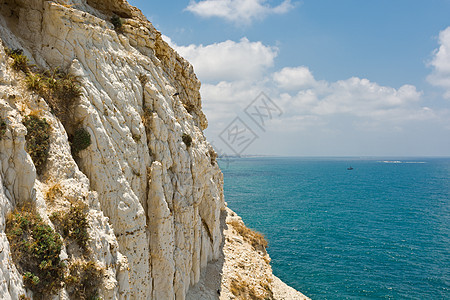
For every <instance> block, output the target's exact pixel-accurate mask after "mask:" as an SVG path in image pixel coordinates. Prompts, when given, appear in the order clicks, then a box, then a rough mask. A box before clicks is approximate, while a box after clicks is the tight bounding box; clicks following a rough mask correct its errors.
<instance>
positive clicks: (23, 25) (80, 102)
mask: <svg viewBox="0 0 450 300" xmlns="http://www.w3.org/2000/svg"><path fill="white" fill-rule="evenodd" d="M199 90H200V82H199V80H198V79H197V77H196V76H195V74H194V71H193V68H192V66H191V65H190V64H189V63H188V62H187V61H186V60H184V59H183V58H182V57H180V56H179V55H178V54H177V53H176V52H175V51H174V50H173V49H172V48H170V47H169V46H168V45H167V44H166V43H165V42H164V41H163V40H162V39H161V34H160V33H159V32H158V31H157V30H155V28H154V27H153V26H152V24H151V23H150V22H149V21H147V20H146V18H145V17H144V16H143V15H142V13H141V12H140V11H139V10H138V9H136V8H134V7H132V6H130V5H129V4H128V3H127V2H126V1H124V0H54V1H46V0H4V1H2V2H1V3H0V177H1V180H2V185H0V299H29V298H35V299H41V298H45V297H50V298H54V299H88V298H89V299H90V298H92V297H94V298H95V297H97V298H103V299H186V297H187V298H189V299H218V298H219V297H220V299H233V298H239V297H240V298H243V299H245V298H247V296H248V297H250V296H251V295H250V293H253V294H252V295H254V297H256V298H255V299H266V298H267V297H268V298H269V299H301V298H300V297H303V296H302V295H301V294H299V293H297V292H295V291H293V290H290V289H289V288H288V287H287V286H286V289H284V290H283V291H287V290H289V291H288V293H290V294H289V295H290V296H289V297H286V295H287V294H283V292H282V291H281V292H280V291H279V287H280V286H283V285H282V284H281V282H279V281H277V279H276V278H275V279H273V277H272V272H271V269H270V265H269V261H270V259H269V258H268V255H267V254H266V253H265V249H264V247H262V248H261V249H259V250H258V249H257V248H258V247H259V246H249V245H250V244H248V243H247V242H246V243H247V244H245V243H244V242H242V243H241V245H244V244H245V245H247V246H246V249H247V252H246V253H248V255H249V257H250V256H252V257H260V258H261V259H262V261H264V264H265V265H264V271H263V273H261V274H265V275H261V276H260V278H259V277H258V278H256V277H255V278H252V279H251V280H250V281H248V282H249V284H248V285H247V287H243V288H242V289H241V290H239V289H237V290H236V288H235V289H234V290H233V286H235V285H236V283H233V282H235V281H236V280H234V279H233V278H235V277H236V278H238V277H239V276H241V278H242V276H244V277H245V276H247V275H242V274H244V273H245V272H244V273H242V274H241V275H240V274H239V272H237V271H236V270H234V269H233V268H234V261H232V260H228V257H230V255H231V253H233V251H235V249H236V247H237V246H236V245H234V244H233V243H231V244H230V241H236V239H237V240H239V236H240V234H239V233H238V232H237V231H233V233H232V234H231V233H230V234H228V235H227V230H231V229H232V228H234V227H233V225H230V223H227V222H226V221H225V219H226V216H227V215H228V216H230V215H231V214H233V215H234V213H232V212H231V211H230V210H228V209H227V208H226V204H225V202H224V199H223V176H222V173H221V171H220V169H219V167H218V164H217V162H216V158H217V154H216V153H215V152H214V149H213V148H212V147H211V145H210V144H209V143H208V142H207V141H206V139H205V137H204V135H203V132H202V131H203V130H204V129H205V128H206V127H207V120H206V117H205V115H204V114H203V112H202V109H201V98H200V92H199ZM235 217H237V216H235ZM227 224H228V225H227ZM231 237H232V238H231ZM241 240H242V241H244V240H245V238H244V237H242V236H241ZM227 241H228V242H227ZM238 243H239V242H238ZM233 245H234V246H233ZM233 249H234V250H233ZM236 253H238V252H235V254H232V255H234V256H236V257H237V256H238V255H237V254H236ZM257 255H258V256H257ZM232 265H233V266H232ZM220 266H222V267H223V268H222V269H218V267H220ZM225 266H227V267H226V268H225ZM252 266H253V264H248V265H244V269H248V270H250V269H249V268H252ZM231 269H233V270H234V271H232V272H231V271H229V270H231ZM214 270H216V271H217V272H215V271H214ZM211 272H212V273H211ZM213 273H214V274H216V275H214V276H215V277H214V278H215V280H219V281H218V282H216V283H214V284H215V285H214V286H212V288H213V290H214V291H215V294H214V295H210V294H208V293H209V291H211V289H209V290H208V289H207V288H204V287H205V286H206V285H209V284H210V283H208V280H205V276H207V275H206V274H213ZM233 274H234V275H233ZM245 274H246V273H245ZM233 280H234V281H233ZM277 283H279V284H277ZM217 284H219V287H217ZM216 287H217V289H216ZM282 289H283V288H282ZM207 290H208V291H207ZM205 291H206V292H205ZM204 292H205V293H204ZM277 293H278V294H277ZM280 293H281V294H280ZM208 295H210V296H208ZM283 295H284V296H283ZM208 297H209V298H208ZM224 297H226V298H224ZM258 297H259V298H258Z"/></svg>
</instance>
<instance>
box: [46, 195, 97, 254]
mask: <svg viewBox="0 0 450 300" xmlns="http://www.w3.org/2000/svg"><path fill="white" fill-rule="evenodd" d="M87 215H88V213H87V205H86V204H84V203H83V202H81V201H80V202H77V203H75V204H73V205H72V204H71V205H70V210H69V212H67V213H63V212H56V213H53V214H52V215H51V216H50V220H51V221H52V222H53V224H55V226H56V228H57V229H58V230H60V232H62V235H63V237H64V238H68V239H71V240H73V241H75V242H76V243H77V244H78V246H79V247H80V248H81V249H82V250H83V253H84V254H88V253H89V248H88V242H89V234H88V232H87V229H88V227H89V223H88V220H87Z"/></svg>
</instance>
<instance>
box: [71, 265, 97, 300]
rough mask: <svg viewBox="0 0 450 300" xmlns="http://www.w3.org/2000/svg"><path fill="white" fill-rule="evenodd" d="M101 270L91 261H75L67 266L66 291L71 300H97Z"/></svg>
mask: <svg viewBox="0 0 450 300" xmlns="http://www.w3.org/2000/svg"><path fill="white" fill-rule="evenodd" d="M103 276H104V272H103V269H102V268H101V267H100V266H98V265H97V264H96V263H95V262H93V261H82V260H75V261H73V262H72V263H71V264H70V265H69V271H68V275H67V277H66V280H65V282H66V286H67V291H68V292H69V295H70V297H71V298H72V299H80V300H84V299H99V298H98V290H99V287H100V286H101V284H102V280H103Z"/></svg>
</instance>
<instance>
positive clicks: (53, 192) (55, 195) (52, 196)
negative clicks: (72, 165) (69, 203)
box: [46, 182, 63, 204]
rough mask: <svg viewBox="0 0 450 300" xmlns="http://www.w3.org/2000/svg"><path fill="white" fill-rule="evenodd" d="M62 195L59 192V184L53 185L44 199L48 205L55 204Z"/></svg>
mask: <svg viewBox="0 0 450 300" xmlns="http://www.w3.org/2000/svg"><path fill="white" fill-rule="evenodd" d="M62 196H63V193H62V192H61V184H60V183H59V182H58V183H55V184H54V185H53V186H52V187H51V188H49V189H48V191H47V193H46V199H47V200H48V201H49V203H50V204H53V203H55V200H56V199H60V198H62Z"/></svg>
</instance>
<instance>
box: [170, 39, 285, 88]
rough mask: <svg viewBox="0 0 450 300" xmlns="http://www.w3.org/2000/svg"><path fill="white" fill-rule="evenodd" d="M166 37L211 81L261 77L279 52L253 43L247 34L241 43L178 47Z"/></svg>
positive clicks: (227, 42)
mask: <svg viewBox="0 0 450 300" xmlns="http://www.w3.org/2000/svg"><path fill="white" fill-rule="evenodd" d="M164 39H165V40H166V41H167V42H168V43H169V44H170V45H171V46H172V47H173V48H174V49H175V50H176V51H177V52H178V53H179V54H180V55H181V56H183V57H184V58H186V59H187V60H188V61H190V62H191V63H192V65H193V66H194V69H195V72H196V73H197V75H198V76H199V78H200V79H202V80H206V81H208V82H212V81H216V82H217V81H233V80H249V79H257V78H261V76H263V75H264V73H265V72H266V70H267V69H268V68H269V67H272V66H273V63H274V58H275V57H276V56H277V53H278V49H277V48H276V47H272V46H266V45H264V44H263V43H261V42H250V41H249V40H248V39H247V38H245V37H244V38H242V39H241V40H240V41H239V42H235V41H231V40H227V41H224V42H220V43H214V44H210V45H206V46H203V45H194V44H191V45H189V46H178V45H176V44H175V43H174V42H172V41H171V40H170V38H168V37H164Z"/></svg>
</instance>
